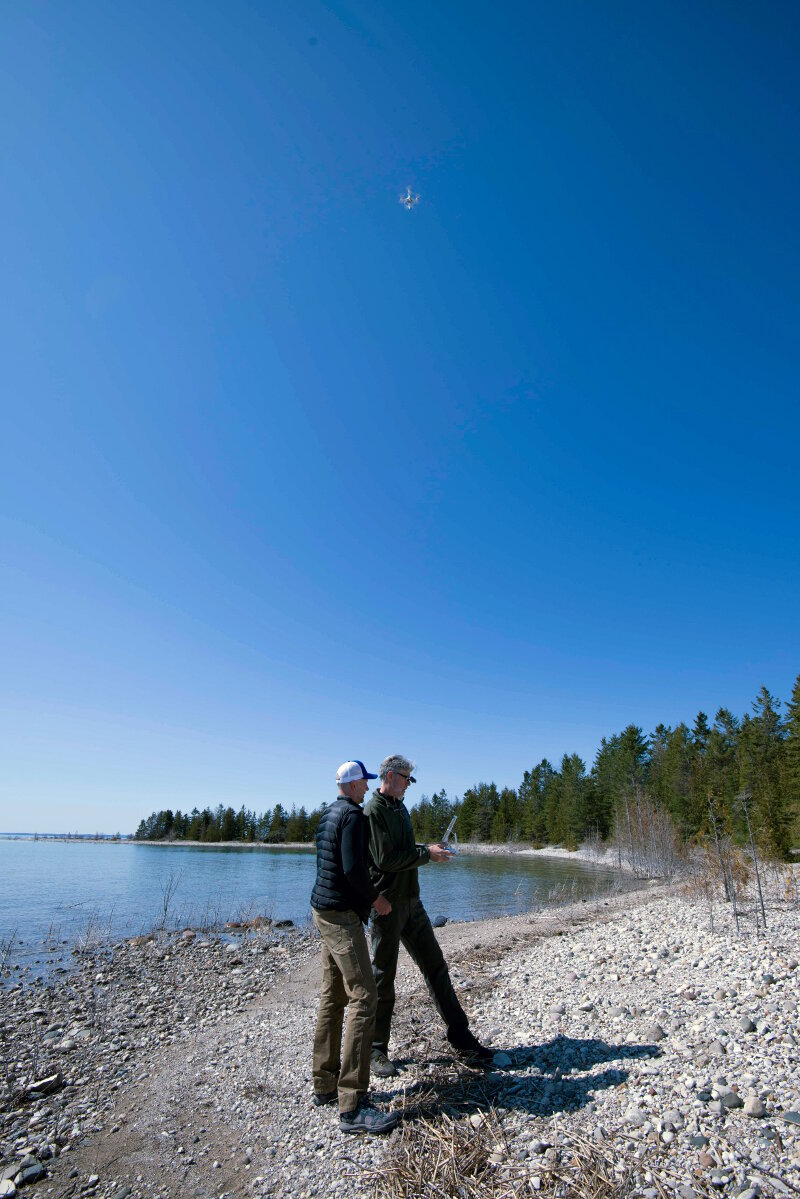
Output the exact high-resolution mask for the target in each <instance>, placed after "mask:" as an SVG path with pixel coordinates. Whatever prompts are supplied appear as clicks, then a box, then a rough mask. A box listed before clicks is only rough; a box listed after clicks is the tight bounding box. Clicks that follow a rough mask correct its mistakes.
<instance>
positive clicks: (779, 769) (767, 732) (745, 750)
mask: <svg viewBox="0 0 800 1199" xmlns="http://www.w3.org/2000/svg"><path fill="white" fill-rule="evenodd" d="M779 708H780V701H778V700H776V699H774V698H773V696H772V695H771V694H770V693H769V691H768V690H767V688H766V687H762V688H761V690H760V691H759V693H758V695H757V696H756V698H755V700H754V702H753V715H752V716H751V717H746V718H745V719H744V720H743V721H742V727H741V733H740V737H739V742H740V754H739V764H740V784H741V787H742V789H743V790H745V791H748V792H749V793H750V794H751V796H752V799H753V819H754V824H755V827H756V830H757V833H758V836H759V837H760V839H761V841H762V844H763V845H764V847H765V848H766V849H768V850H769V851H770V852H772V853H775V854H777V855H778V856H780V857H785V856H786V854H787V852H788V849H789V829H790V813H789V808H788V805H787V803H786V798H785V795H784V793H783V789H782V783H783V777H784V775H785V770H784V730H783V722H782V720H781V717H780V714H779V711H778V709H779Z"/></svg>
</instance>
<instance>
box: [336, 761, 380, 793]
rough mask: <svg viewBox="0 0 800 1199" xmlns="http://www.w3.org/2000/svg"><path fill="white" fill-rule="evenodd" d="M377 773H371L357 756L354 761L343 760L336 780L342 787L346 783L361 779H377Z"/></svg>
mask: <svg viewBox="0 0 800 1199" xmlns="http://www.w3.org/2000/svg"><path fill="white" fill-rule="evenodd" d="M377 777H378V776H377V774H370V772H369V771H368V770H367V768H366V766H365V765H364V763H363V762H359V761H358V759H357V758H356V759H355V761H353V762H342V764H341V766H340V767H339V769H338V770H337V771H336V782H337V783H338V784H339V786H340V787H343V786H344V784H345V783H357V782H358V780H359V779H376V778H377Z"/></svg>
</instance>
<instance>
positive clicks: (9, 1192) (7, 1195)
mask: <svg viewBox="0 0 800 1199" xmlns="http://www.w3.org/2000/svg"><path fill="white" fill-rule="evenodd" d="M16 1193H17V1188H16V1187H15V1186H14V1183H13V1181H12V1180H11V1179H10V1178H4V1179H3V1181H2V1182H0V1195H2V1196H3V1199H13V1196H14V1195H16Z"/></svg>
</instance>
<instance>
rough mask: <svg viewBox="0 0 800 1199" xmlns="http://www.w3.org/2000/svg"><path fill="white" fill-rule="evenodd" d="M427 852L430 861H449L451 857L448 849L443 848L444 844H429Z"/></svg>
mask: <svg viewBox="0 0 800 1199" xmlns="http://www.w3.org/2000/svg"><path fill="white" fill-rule="evenodd" d="M428 853H429V854H430V859H431V861H432V862H449V861H450V860H451V858H452V857H453V855H452V853H451V852H450V850H449V849H445V847H444V845H429V846H428Z"/></svg>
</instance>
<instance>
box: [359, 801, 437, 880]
mask: <svg viewBox="0 0 800 1199" xmlns="http://www.w3.org/2000/svg"><path fill="white" fill-rule="evenodd" d="M369 852H370V857H371V858H372V861H373V862H374V863H375V868H376V869H377V870H379V871H380V872H381V873H382V874H399V873H400V871H402V870H414V869H415V868H416V867H417V866H424V865H425V863H426V862H429V861H430V859H431V855H430V854H429V853H428V847H427V845H414V844H413V843H410V844H402V845H397V844H396V843H394V842H393V840H392V837H391V835H390V830H389V827H388V825H387V823H386V821H385V820H384V819H383V814H382V812H381V810H380V808H377V807H376V808H373V809H372V811H371V812H370V813H369Z"/></svg>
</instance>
